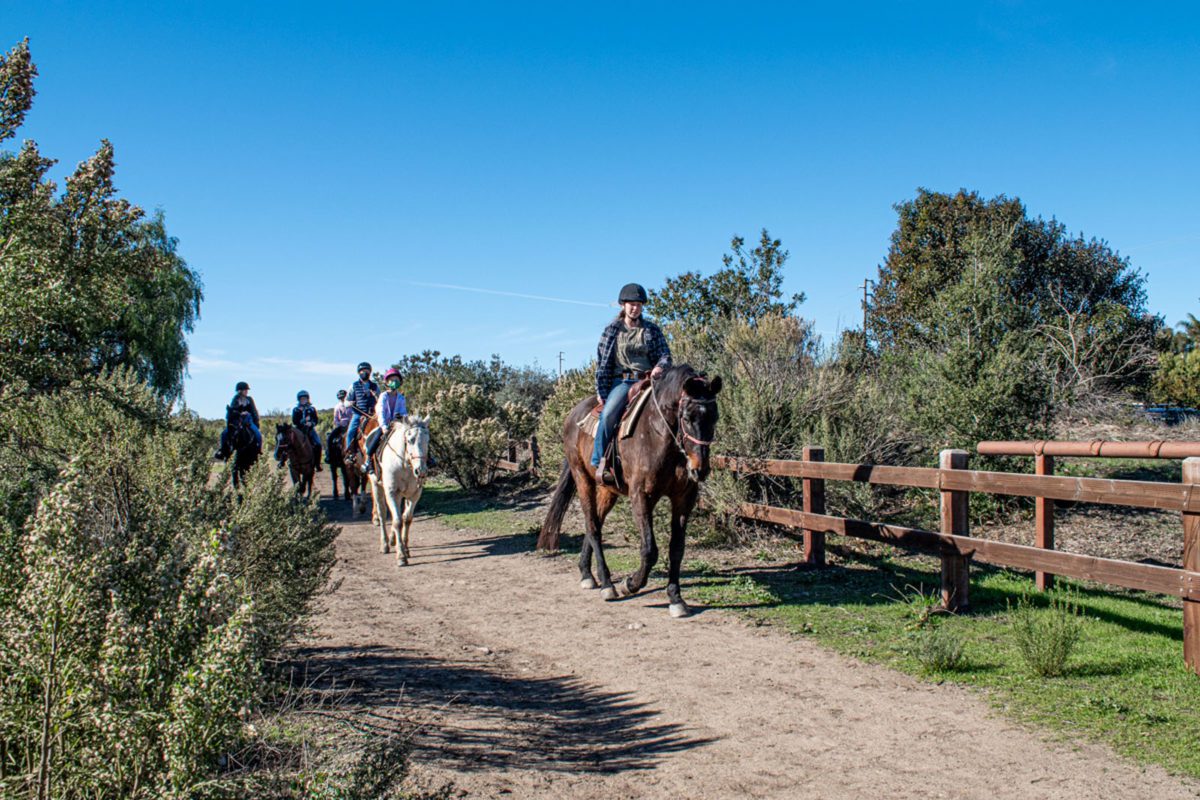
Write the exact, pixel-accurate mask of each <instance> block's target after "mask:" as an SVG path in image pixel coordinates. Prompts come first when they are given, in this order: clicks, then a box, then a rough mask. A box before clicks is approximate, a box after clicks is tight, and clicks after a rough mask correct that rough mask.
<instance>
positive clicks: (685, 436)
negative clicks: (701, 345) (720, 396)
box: [650, 380, 717, 458]
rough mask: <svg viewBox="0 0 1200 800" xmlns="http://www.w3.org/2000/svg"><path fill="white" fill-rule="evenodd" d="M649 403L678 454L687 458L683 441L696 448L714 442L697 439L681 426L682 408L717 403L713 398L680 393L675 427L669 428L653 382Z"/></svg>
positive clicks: (712, 440)
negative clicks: (677, 449)
mask: <svg viewBox="0 0 1200 800" xmlns="http://www.w3.org/2000/svg"><path fill="white" fill-rule="evenodd" d="M650 401H651V402H652V403H654V408H655V410H656V411H658V417H659V419H661V420H662V422H663V425H665V426H666V428H667V431H668V432H669V433H670V434H671V441H673V442H675V446H676V447H677V448H679V452H680V453H682V454H683V456H684V457H685V458H686V457H687V454H688V452H687V449H686V448H685V447H684V446H683V440H687V441H689V442H691V443H692V444H694V445H696V446H697V447H708V446H710V445H711V444H712V443H713V442H714V441H716V440H715V439H709V440H708V441H705V440H703V439H698V438H696V437H695V436H692V435H691V434H690V433H688V431H687V428H685V427H684V425H683V407H684V406H685V405H686V404H688V403H691V404H693V405H701V406H707V405H713V404H715V403H716V402H717V399H716V398H715V397H707V398H699V397H689V396H688V394H687V392H683V393H681V394H680V396H679V403H678V404H677V405H676V407H675V418H676V420H677V422H676V425H675V427H671V423H669V422H667V415H666V414H664V413H663V410H662V405H661V404H660V403H659V402H658V395H657V394H656V393H655V391H654V381H653V380H652V381H650Z"/></svg>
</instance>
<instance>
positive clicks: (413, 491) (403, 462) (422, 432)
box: [371, 414, 429, 567]
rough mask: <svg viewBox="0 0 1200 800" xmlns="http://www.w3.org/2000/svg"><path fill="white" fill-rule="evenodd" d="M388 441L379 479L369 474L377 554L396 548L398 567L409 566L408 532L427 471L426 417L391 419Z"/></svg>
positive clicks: (380, 457)
mask: <svg viewBox="0 0 1200 800" xmlns="http://www.w3.org/2000/svg"><path fill="white" fill-rule="evenodd" d="M390 427H391V430H389V431H388V432H387V434H386V435H387V440H386V441H385V442H384V444H383V446H382V447H380V448H379V449H380V453H379V456H378V458H379V466H380V472H381V473H382V478H376V477H375V475H374V474H372V475H371V501H372V504H373V505H374V509H373V513H372V514H371V517H372V521H373V522H375V523H376V524H377V525H379V552H381V553H386V552H388V544H389V540H390V543H391V544H392V545H393V546H394V547H395V548H396V561H397V565H398V566H401V567H403V566H406V565H407V564H408V556H409V553H408V532H409V529H410V528H411V527H412V521H413V512H414V510H415V509H416V507H417V500H419V499H420V497H421V490H422V489H423V488H424V487H425V476H426V474H427V473H428V472H429V466H428V457H429V415H428V414H427V415H426V416H425V418H424V419H422V418H421V417H418V416H411V417H398V418H396V419H394V420H392V424H391V426H390ZM385 502H386V504H387V510H388V511H389V512H391V515H392V524H391V536H390V537H389V536H388V533H389V532H388V525H387V514H386V513H384V503H385Z"/></svg>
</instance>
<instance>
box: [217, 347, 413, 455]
mask: <svg viewBox="0 0 1200 800" xmlns="http://www.w3.org/2000/svg"><path fill="white" fill-rule="evenodd" d="M357 372H358V380H356V381H354V383H352V384H351V385H350V388H349V389H339V390H338V393H337V399H338V404H337V406H336V407H335V408H334V411H333V434H332V435H339V433H338V432H339V431H340V432H342V433H341V434H340V435H344V437H345V439H344V447H345V449H344V452H347V453H350V452H354V448H355V446H356V444H357V441H358V436H359V431H360V430H361V428H362V425H363V419H364V418H369V417H371V416H375V415H376V409H378V412H379V413H378V417H379V422H380V425H379V428H378V429H376V431H373V432H372V433H371V435H369V436H368V437H367V441H366V450H367V453H366V466H365V471H366V472H368V473H369V472H371V471H372V470H373V469H374V459H375V451H376V450H378V448H379V443H380V440H381V437H380V436H379V435H378V434H377V432H381V431H385V430H387V428H388V426H389V425H390V424H391V422H392V420H393V419H395V418H397V417H403V416H405V415H406V414H407V413H408V408H407V403H406V402H405V398H404V395H403V394H401V393H400V387H401V386H402V385H403V384H404V378H403V376H401V374H400V370H398V369H396V368H395V367H393V368H392V369H389V370H388V371H387V372H386V373H384V375H383V384H384V387H386V388H385V389H384V390H382V391H381V390H380V388H379V384H377V383H376V382H375V381H373V380H371V374H372V371H371V365H370V364H369V363H368V362H366V361H363V362H362V363H360V364H359V365H358V369H357ZM236 392H237V393H236V394H235V395H234V396H233V399H232V400H230V401H229V405H227V406H226V407H225V429H224V430H223V431H221V444H220V447H218V449H217V452H216V453H214V454H213V458H215V459H217V460H219V461H224V460H226V459H227V458H229V456H230V454H231V451H232V449H233V432H234V431H235V430H236V429H237V427H238V426H241V425H244V426H246V428H247V429H248V430H249V431H250V433H251V435H252V436H253V439H254V446H255V448H256V450H257V451H258V452H260V453H261V452H262V445H263V437H262V431H261V430H260V429H259V424H260V420H259V415H258V408H257V406H255V404H254V398H253V397H251V396H250V384H248V383H246V382H245V381H239V382H238V384H237V387H236ZM320 422H321V418H320V416H319V415H318V414H317V408H316V406H314V405H313V404H312V396H311V395H309V393H308V391H307V390H304V389H302V390H300V391H299V392H297V393H296V406H295V408H293V409H292V425H293V427H295V428H296V429H298V430H299V431H301V432H302V433H303V434H304V435H306V436H307V437H308V440H309V441H310V442H311V443H312V446H313V453H314V459H313V460H314V463H315V464H316V468H317V470H318V471H320V470H321V469H322V467H321V461H322V458H321V452H322V450H323V449H324V448H323V447H322V443H321V437H320V435H319V434H318V433H317V426H318V425H319V424H320ZM331 442H332V439H331ZM278 456H279V453H278V451H277V452H276V458H278ZM324 462H325V463H326V464H328V463H329V453H328V452H326V453H325V457H324Z"/></svg>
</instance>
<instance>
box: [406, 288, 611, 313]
mask: <svg viewBox="0 0 1200 800" xmlns="http://www.w3.org/2000/svg"><path fill="white" fill-rule="evenodd" d="M409 283H410V284H411V285H413V286H425V287H428V288H431V289H455V290H457V291H460V292H477V293H479V294H498V295H501V296H503V297H523V298H525V299H526V300H545V301H547V302H550V303H569V304H571V305H573V306H594V307H596V308H609V307H610V306H611V305H612V304H611V303H589V302H588V301H586V300H568V299H567V298H565V297H545V296H544V295H540V294H522V293H521V292H502V291H500V290H499V289H480V288H478V287H475V286H455V285H454V284H452V283H423V282H421V281H409Z"/></svg>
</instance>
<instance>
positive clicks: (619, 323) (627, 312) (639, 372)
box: [592, 283, 671, 483]
mask: <svg viewBox="0 0 1200 800" xmlns="http://www.w3.org/2000/svg"><path fill="white" fill-rule="evenodd" d="M617 299H618V301H619V302H620V303H621V315H620V316H618V317H617V318H616V319H614V320H613V321H612V322H610V323H609V324H608V326H607V327H606V328H605V329H604V333H603V334H602V335H601V336H600V345H599V346H598V347H597V348H596V397H597V398H599V400H600V401H601V402H602V403H604V410H603V411H601V412H600V424H599V425H597V426H596V441H595V444H594V445H593V447H592V467H594V468H595V470H596V481H597V482H598V483H603V482H604V465H603V460H604V451H605V450H606V449H607V448H608V443H609V442H611V441H612V437H613V432H614V431H615V430H616V427H617V423H618V422H619V421H620V419H621V414H622V413H623V412H624V411H625V404H626V402H627V401H628V399H629V389H630V387H631V386H633V385H634V384H635V383H637V382H638V381H640V380H641V379H642V378H645V377H647V376H651V377H655V378H657V377H658V376H659V375H660V374H661V373H662V371H663V369H664V368H666V367H669V366H670V365H671V348H670V347H668V346H667V339H666V337H665V336H663V332H662V330H661V329H660V328H659V327H658V326H657V325H655V324H654V323H653V322H651V321H650V320H648V319H646V318H644V317H643V316H642V306H643V305H644V304H645V302H646V290H645V289H643V288H642V287H641V286H640V285H638V284H636V283H629V284H626V285H625V286H623V287H621V293H620V295H618V298H617Z"/></svg>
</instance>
